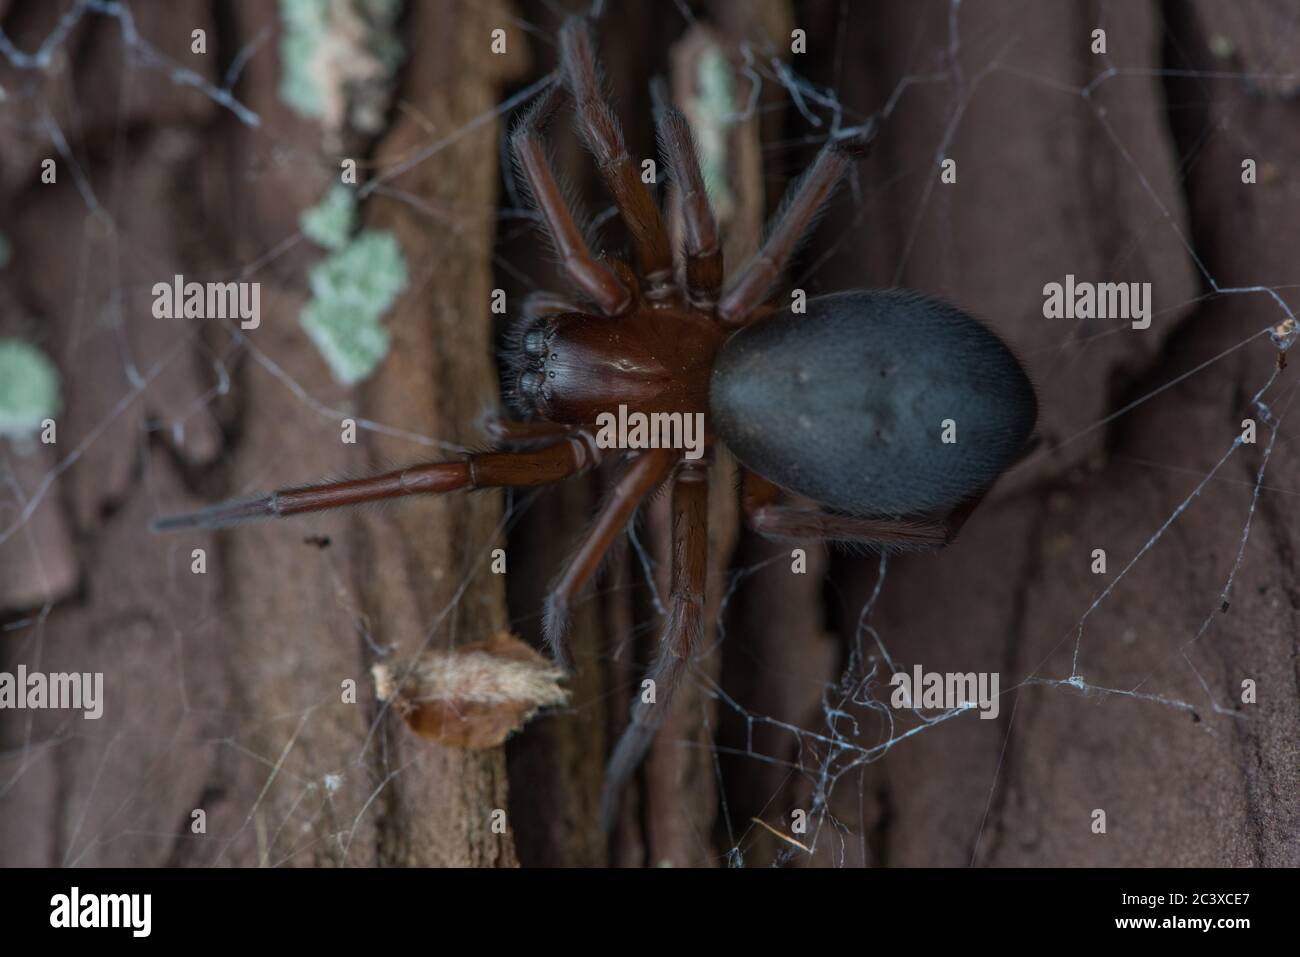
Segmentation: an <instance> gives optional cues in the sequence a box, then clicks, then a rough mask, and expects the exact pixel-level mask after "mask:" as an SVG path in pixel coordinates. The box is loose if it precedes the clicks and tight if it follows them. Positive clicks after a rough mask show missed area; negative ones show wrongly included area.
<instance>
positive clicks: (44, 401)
mask: <svg viewBox="0 0 1300 957" xmlns="http://www.w3.org/2000/svg"><path fill="white" fill-rule="evenodd" d="M60 408H62V406H61V404H60V401H59V372H58V370H57V369H56V368H55V367H54V363H53V362H51V361H50V360H49V358H47V357H46V355H45V353H43V352H41V350H40V349H37V348H36V347H35V346H33V345H30V344H28V343H26V342H23V341H22V340H21V339H0V435H5V436H10V437H12V438H26V437H28V436H30V435H32V434H33V433H35V432H37V431H39V429H40V427H41V421H42V420H43V419H47V418H50V417H51V416H54V415H56V414H57V413H58V411H59V409H60Z"/></svg>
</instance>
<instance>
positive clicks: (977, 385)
mask: <svg viewBox="0 0 1300 957" xmlns="http://www.w3.org/2000/svg"><path fill="white" fill-rule="evenodd" d="M709 409H710V414H711V417H712V420H713V427H714V429H716V431H717V432H718V434H719V435H720V436H721V438H722V440H723V441H724V442H725V443H726V444H727V446H728V447H729V448H730V449H731V450H732V451H733V452H734V453H735V454H736V457H737V458H739V459H740V461H741V462H742V463H743V464H745V465H746V466H748V467H749V468H751V469H753V470H754V471H756V472H758V473H759V474H760V475H762V476H763V477H765V478H767V479H770V480H771V481H773V482H775V483H776V484H778V485H780V486H783V487H784V488H787V489H789V490H791V491H793V492H797V493H799V494H802V495H806V496H808V497H809V498H812V499H815V500H817V501H819V502H821V503H823V504H825V505H829V506H831V507H833V508H837V509H840V510H842V511H846V512H851V513H855V514H859V515H915V514H918V513H923V512H930V511H934V510H937V509H942V508H947V507H951V506H953V505H955V504H957V503H958V502H961V501H962V500H963V499H966V498H967V497H969V496H970V495H972V494H974V493H975V492H978V491H979V490H981V489H983V488H984V487H985V486H986V485H988V484H990V483H991V482H992V481H993V480H994V479H996V478H997V476H998V475H999V474H1000V473H1001V472H1002V471H1003V470H1005V469H1006V468H1007V466H1009V465H1010V464H1011V463H1012V462H1013V461H1015V459H1016V457H1017V456H1018V455H1020V453H1021V452H1022V451H1023V450H1024V448H1025V444H1026V442H1027V440H1028V438H1029V435H1030V433H1031V432H1032V431H1033V428H1034V420H1035V418H1036V417H1037V402H1036V400H1035V398H1034V391H1033V388H1032V386H1031V385H1030V384H1029V380H1028V378H1027V377H1026V376H1025V373H1024V370H1023V369H1022V368H1021V367H1020V363H1019V362H1017V361H1016V358H1015V357H1014V356H1013V355H1012V354H1011V352H1010V350H1009V349H1007V347H1006V346H1005V345H1004V344H1003V343H1002V341H1001V340H1000V339H998V337H997V336H995V335H994V334H993V333H992V332H990V331H989V330H988V329H986V328H984V326H982V325H980V324H979V323H978V322H976V321H975V320H974V319H972V318H971V317H970V316H967V315H966V314H965V313H963V312H961V311H960V310H958V309H955V308H953V307H952V306H949V305H947V304H946V303H942V302H939V301H937V300H933V299H927V298H925V297H923V296H919V295H917V294H915V293H909V292H904V291H901V290H892V289H891V290H872V291H855V292H845V293H837V294H835V295H831V296H822V297H820V298H817V299H812V300H810V301H809V302H808V309H807V312H806V313H805V314H803V315H794V314H792V313H791V312H789V311H786V312H782V313H778V314H776V315H774V316H771V317H769V318H768V319H765V320H762V321H760V322H757V323H755V324H754V325H752V326H749V327H747V328H745V329H742V330H740V331H739V332H737V333H736V334H735V335H733V336H732V337H731V338H730V339H729V340H727V342H726V344H725V345H724V346H723V347H722V350H721V352H720V354H719V356H718V360H717V364H716V365H715V367H714V370H713V379H712V383H711V386H710V391H709ZM945 419H952V420H953V422H954V423H955V426H956V442H955V443H952V444H944V443H943V441H942V440H941V439H942V433H943V428H944V426H943V423H944V420H945Z"/></svg>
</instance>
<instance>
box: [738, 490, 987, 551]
mask: <svg viewBox="0 0 1300 957" xmlns="http://www.w3.org/2000/svg"><path fill="white" fill-rule="evenodd" d="M777 495H778V489H777V487H776V486H775V485H773V484H772V483H771V482H769V481H768V480H767V479H765V478H762V477H760V476H758V475H756V474H754V473H753V472H746V473H745V485H744V492H743V493H742V495H741V499H742V504H743V507H744V511H745V517H746V518H747V519H748V520H749V525H750V527H751V528H753V529H754V531H756V532H758V533H759V534H760V535H764V536H766V537H768V538H773V539H778V540H784V541H826V540H827V539H830V540H832V541H838V542H849V543H852V544H854V545H864V546H866V547H868V548H875V549H879V550H883V551H915V550H918V549H929V548H942V547H943V546H944V545H947V544H948V543H949V542H951V541H952V538H953V536H954V535H956V529H955V528H953V527H951V525H950V524H949V523H948V522H935V521H904V520H900V519H888V518H858V517H856V516H852V515H840V514H839V513H836V512H828V511H826V510H825V509H820V508H800V507H797V506H792V505H778V504H776V500H777ZM975 504H978V500H977V501H976V502H975V503H974V504H972V505H971V506H970V508H971V509H972V510H973V509H974V506H975ZM966 514H967V515H969V512H967V513H966ZM962 521H965V517H963V518H962ZM959 527H960V526H959Z"/></svg>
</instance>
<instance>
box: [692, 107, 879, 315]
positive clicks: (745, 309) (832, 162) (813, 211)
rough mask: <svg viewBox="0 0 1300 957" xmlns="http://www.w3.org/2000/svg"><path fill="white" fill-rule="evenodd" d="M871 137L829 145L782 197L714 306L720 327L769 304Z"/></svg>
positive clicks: (871, 131) (850, 139)
mask: <svg viewBox="0 0 1300 957" xmlns="http://www.w3.org/2000/svg"><path fill="white" fill-rule="evenodd" d="M873 135H874V126H873V127H872V129H871V130H869V131H867V132H866V133H864V134H862V135H860V136H857V137H853V138H845V139H836V140H831V141H830V142H829V143H827V144H826V145H825V146H823V147H822V149H821V152H819V153H818V154H817V158H816V159H815V160H813V164H812V166H810V167H809V168H808V171H807V172H806V173H804V174H803V176H801V177H799V179H798V180H796V181H795V182H794V183H793V184H792V185H791V186H790V188H789V189H788V190H787V191H786V194H785V198H784V199H783V200H781V206H780V207H779V208H778V209H777V212H776V215H775V216H774V217H773V218H772V223H771V225H770V226H769V228H768V234H767V238H766V239H765V240H764V241H763V245H762V247H761V248H760V249H759V250H758V252H756V253H755V254H754V255H753V256H752V257H751V258H750V259H749V261H748V262H747V263H745V265H744V267H742V268H741V270H740V272H739V273H738V274H737V275H736V278H735V279H734V280H733V281H732V282H731V283H730V284H729V285H728V286H727V289H726V291H725V292H724V293H723V295H722V301H721V302H720V303H718V319H719V321H721V322H722V324H723V325H724V326H742V325H744V324H745V323H747V322H748V321H750V319H752V318H753V317H754V315H755V314H756V312H757V310H758V308H759V307H760V306H762V305H763V304H764V303H765V302H766V301H767V298H768V295H769V294H770V292H771V290H772V286H773V284H774V283H775V282H776V280H777V279H778V278H779V277H780V275H781V274H782V273H783V272H785V269H786V267H787V266H788V265H789V264H790V260H791V258H792V257H793V256H794V254H795V252H797V251H798V249H799V245H800V243H802V242H803V240H804V237H805V236H806V235H807V234H808V231H809V230H810V229H812V226H813V224H814V223H815V222H816V221H817V216H818V214H819V213H820V212H821V211H822V210H823V209H824V208H825V207H826V203H827V202H828V201H829V200H830V198H831V196H833V195H834V193H835V190H836V189H837V188H838V187H839V185H840V183H841V182H842V181H843V179H844V177H845V175H846V174H847V173H848V172H849V170H850V169H852V167H853V163H854V161H855V160H856V159H857V158H858V157H860V156H861V155H862V153H863V152H864V151H865V149H866V146H867V144H868V143H869V142H870V141H871V138H872V136H873Z"/></svg>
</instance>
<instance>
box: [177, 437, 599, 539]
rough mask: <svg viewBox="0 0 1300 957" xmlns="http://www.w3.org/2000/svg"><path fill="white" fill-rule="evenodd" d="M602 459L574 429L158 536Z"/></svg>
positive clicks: (509, 480) (275, 498)
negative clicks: (532, 445) (542, 442)
mask: <svg viewBox="0 0 1300 957" xmlns="http://www.w3.org/2000/svg"><path fill="white" fill-rule="evenodd" d="M599 460H600V453H599V451H598V449H597V448H596V442H595V439H594V438H593V437H592V436H591V435H590V434H589V433H587V432H584V431H575V432H574V433H573V434H571V435H568V436H566V437H565V438H563V439H561V440H560V441H558V442H553V443H551V444H550V445H546V446H543V447H542V448H538V449H533V450H531V451H524V452H482V453H478V454H474V455H467V456H465V457H464V458H463V459H460V460H457V461H452V462H427V463H424V464H421V465H412V466H410V467H409V468H404V469H398V470H396V471H393V472H386V473H384V474H383V475H376V476H372V477H370V478H362V479H351V480H349V481H345V482H328V483H324V484H321V485H303V486H298V487H296V488H286V489H279V490H277V491H274V492H271V493H270V494H269V495H264V496H261V497H258V498H250V499H232V500H230V501H226V502H221V503H219V504H217V505H212V506H209V507H208V508H204V509H200V510H199V511H197V512H190V513H188V514H185V515H172V516H169V517H167V518H161V519H159V520H158V521H156V522H154V525H153V529H154V531H157V532H168V531H175V530H178V529H184V528H214V529H215V528H229V527H230V526H233V525H240V524H243V523H244V522H248V521H254V520H258V519H268V518H285V517H287V516H289V515H300V514H302V513H304V512H322V511H326V510H327V509H334V508H342V507H345V506H349V505H361V504H364V503H366V502H379V501H383V500H385V499H391V498H404V497H406V496H408V495H439V494H442V493H444V492H454V491H456V490H458V489H479V488H532V487H534V486H538V485H550V484H552V483H554V482H559V481H561V480H563V479H566V478H568V477H569V476H571V475H575V474H577V473H578V472H581V471H583V470H584V469H587V468H589V467H590V466H592V465H595V464H596V463H597V462H598V461H599Z"/></svg>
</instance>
